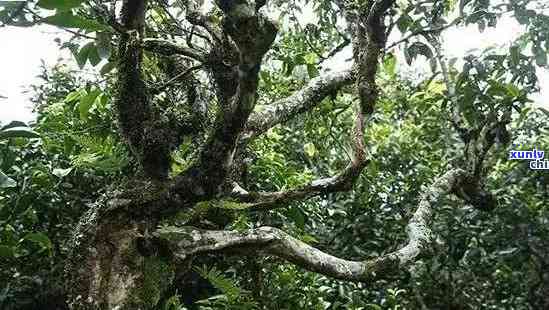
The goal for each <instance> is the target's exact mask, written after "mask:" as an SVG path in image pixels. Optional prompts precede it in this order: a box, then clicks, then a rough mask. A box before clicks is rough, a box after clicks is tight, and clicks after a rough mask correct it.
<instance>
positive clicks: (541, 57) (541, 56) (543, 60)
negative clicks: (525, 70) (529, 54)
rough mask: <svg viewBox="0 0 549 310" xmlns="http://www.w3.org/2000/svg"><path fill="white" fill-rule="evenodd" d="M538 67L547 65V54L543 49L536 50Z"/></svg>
mask: <svg viewBox="0 0 549 310" xmlns="http://www.w3.org/2000/svg"><path fill="white" fill-rule="evenodd" d="M536 65H538V66H540V67H543V66H545V65H547V54H546V53H545V51H544V50H542V49H541V48H540V49H538V50H536Z"/></svg>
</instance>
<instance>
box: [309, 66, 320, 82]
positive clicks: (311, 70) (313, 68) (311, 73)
mask: <svg viewBox="0 0 549 310" xmlns="http://www.w3.org/2000/svg"><path fill="white" fill-rule="evenodd" d="M307 74H309V78H311V79H312V78H314V77H317V76H318V68H317V67H316V65H315V64H307Z"/></svg>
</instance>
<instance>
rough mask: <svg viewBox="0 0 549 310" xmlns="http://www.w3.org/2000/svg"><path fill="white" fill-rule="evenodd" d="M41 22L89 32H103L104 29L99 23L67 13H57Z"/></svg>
mask: <svg viewBox="0 0 549 310" xmlns="http://www.w3.org/2000/svg"><path fill="white" fill-rule="evenodd" d="M43 21H44V22H45V23H47V24H50V25H54V26H58V27H65V28H78V29H84V30H89V31H100V30H105V27H104V26H103V25H101V24H100V23H98V22H96V21H94V20H91V19H87V18H84V17H80V16H76V15H72V14H71V13H69V12H59V13H57V14H55V15H52V16H48V17H46V18H44V19H43Z"/></svg>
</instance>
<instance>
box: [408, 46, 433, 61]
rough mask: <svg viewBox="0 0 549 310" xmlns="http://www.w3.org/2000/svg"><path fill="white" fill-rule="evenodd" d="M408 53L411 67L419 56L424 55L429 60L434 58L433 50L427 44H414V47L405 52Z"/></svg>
mask: <svg viewBox="0 0 549 310" xmlns="http://www.w3.org/2000/svg"><path fill="white" fill-rule="evenodd" d="M406 51H407V53H408V55H407V57H406V61H407V62H408V64H409V65H410V64H411V63H412V60H414V59H415V58H416V57H417V56H418V55H423V56H425V57H426V58H427V59H431V58H433V51H431V48H430V47H429V46H428V45H427V44H425V43H422V42H414V43H412V45H410V46H408V48H406V50H405V52H406ZM405 56H406V55H405Z"/></svg>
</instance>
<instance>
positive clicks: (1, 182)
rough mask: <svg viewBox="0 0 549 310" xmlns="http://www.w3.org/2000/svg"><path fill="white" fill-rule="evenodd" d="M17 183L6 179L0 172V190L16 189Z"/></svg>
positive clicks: (8, 178)
mask: <svg viewBox="0 0 549 310" xmlns="http://www.w3.org/2000/svg"><path fill="white" fill-rule="evenodd" d="M16 186H17V182H15V180H14V179H12V178H10V177H8V176H7V175H5V174H4V172H2V171H1V170H0V188H11V187H16Z"/></svg>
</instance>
